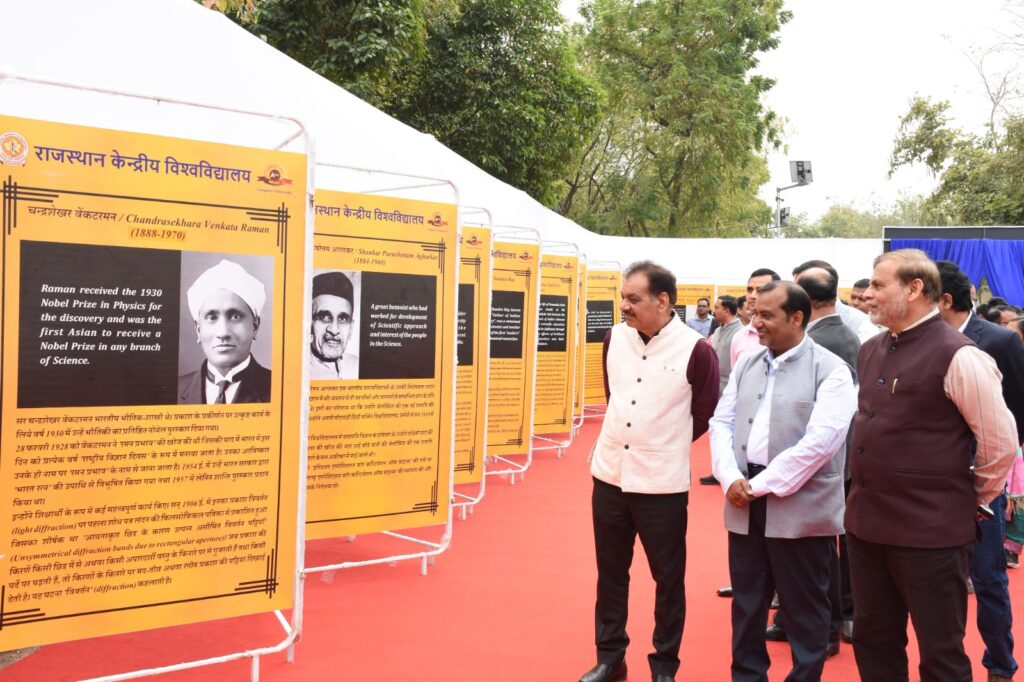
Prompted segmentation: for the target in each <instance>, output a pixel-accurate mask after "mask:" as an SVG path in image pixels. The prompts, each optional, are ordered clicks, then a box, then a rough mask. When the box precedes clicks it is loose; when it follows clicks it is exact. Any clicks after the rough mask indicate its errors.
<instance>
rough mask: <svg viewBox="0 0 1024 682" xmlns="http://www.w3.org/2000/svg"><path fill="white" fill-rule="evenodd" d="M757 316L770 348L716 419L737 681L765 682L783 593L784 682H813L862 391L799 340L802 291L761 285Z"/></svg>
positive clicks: (752, 357) (737, 377) (823, 642)
mask: <svg viewBox="0 0 1024 682" xmlns="http://www.w3.org/2000/svg"><path fill="white" fill-rule="evenodd" d="M756 313H757V317H756V318H755V320H754V325H755V327H756V329H757V333H758V336H759V337H760V340H761V344H762V345H763V346H766V348H764V349H762V350H760V351H753V352H750V353H748V354H747V355H745V356H743V358H741V359H740V361H739V363H738V365H737V366H736V367H735V369H734V370H733V372H732V376H731V377H730V378H729V385H728V386H727V387H726V389H725V393H723V394H722V399H721V400H720V401H719V404H718V408H717V409H716V410H715V416H714V418H712V420H711V463H712V471H713V472H714V474H715V478H717V479H718V480H719V482H720V483H721V485H722V490H723V491H725V496H726V504H725V527H726V529H727V530H728V531H729V577H730V578H731V579H732V680H733V682H768V666H769V664H770V659H769V657H768V651H767V648H766V646H765V641H764V625H765V621H766V619H767V616H768V605H769V604H770V603H771V600H772V593H773V592H775V591H778V593H779V601H780V602H781V604H782V608H783V610H784V612H785V616H786V630H787V634H788V638H789V642H790V645H791V648H792V656H793V669H792V670H791V671H790V673H789V675H788V676H787V677H786V680H787V682H817V681H818V680H821V673H822V669H823V668H824V666H825V658H826V656H827V652H828V638H829V619H830V608H829V596H828V587H829V575H830V574H831V563H832V553H833V551H834V547H835V543H836V535H837V534H839V533H842V532H843V511H844V508H845V494H844V491H843V464H844V462H845V460H846V432H847V431H848V430H849V427H850V420H851V419H852V417H853V413H854V411H855V410H856V409H857V390H856V388H855V387H854V379H853V374H852V370H851V368H850V367H849V366H848V365H847V364H846V363H845V362H843V361H842V360H841V359H840V358H839V357H838V356H836V355H834V354H833V353H831V352H830V351H828V350H826V349H825V348H823V347H821V346H819V345H817V344H816V343H815V342H814V340H813V339H811V338H810V337H809V336H807V335H806V334H805V329H806V327H807V322H808V320H809V319H810V314H811V300H810V298H809V297H808V295H807V292H805V291H804V290H803V289H802V288H801V287H800V286H799V285H797V284H794V283H793V282H771V283H769V284H766V285H764V286H762V287H761V288H760V289H759V290H758V297H757V310H756Z"/></svg>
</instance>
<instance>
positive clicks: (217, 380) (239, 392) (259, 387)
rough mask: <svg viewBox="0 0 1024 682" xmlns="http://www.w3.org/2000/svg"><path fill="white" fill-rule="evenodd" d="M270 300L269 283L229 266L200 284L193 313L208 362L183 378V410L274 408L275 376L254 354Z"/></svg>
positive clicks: (191, 296)
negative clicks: (199, 407) (187, 407)
mask: <svg viewBox="0 0 1024 682" xmlns="http://www.w3.org/2000/svg"><path fill="white" fill-rule="evenodd" d="M266 298H267V296H266V289H265V288H264V286H263V283H262V282H260V281H259V280H258V279H256V278H255V277H253V276H252V275H250V274H249V273H248V272H247V271H246V270H245V268H243V267H242V266H241V265H239V264H238V263H235V262H232V261H229V260H221V261H220V262H219V263H218V264H217V265H214V266H213V267H211V268H208V269H207V270H205V271H204V272H203V273H202V274H201V275H199V277H198V278H196V281H195V282H194V283H193V284H192V286H191V287H189V290H188V307H189V312H190V313H191V315H192V320H193V323H194V325H195V331H196V343H197V344H199V345H200V346H201V347H202V349H203V354H204V355H205V356H206V359H205V360H203V362H202V363H201V364H200V366H199V368H198V369H196V370H195V371H194V372H189V373H187V374H184V375H182V376H180V377H178V404H180V405H185V404H191V405H203V404H234V403H266V402H270V380H271V371H270V370H269V369H267V368H266V367H263V366H262V365H260V364H259V363H258V362H257V361H256V358H254V357H253V356H252V353H251V350H252V344H253V341H255V340H256V336H257V334H258V333H259V329H260V313H261V312H262V310H263V305H264V303H266Z"/></svg>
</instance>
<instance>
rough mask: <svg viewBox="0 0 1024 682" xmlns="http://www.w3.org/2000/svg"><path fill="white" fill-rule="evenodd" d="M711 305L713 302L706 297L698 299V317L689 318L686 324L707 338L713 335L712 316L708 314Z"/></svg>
mask: <svg viewBox="0 0 1024 682" xmlns="http://www.w3.org/2000/svg"><path fill="white" fill-rule="evenodd" d="M710 307H711V302H710V301H709V300H708V299H706V298H698V299H697V317H695V318H693V319H691V320H687V321H686V326H688V327H689V328H690V329H692V330H694V331H695V332H697V333H698V334H700V335H701V336H703V337H704V338H705V339H706V338H708V337H709V336H711V316H710V315H708V309H709V308H710Z"/></svg>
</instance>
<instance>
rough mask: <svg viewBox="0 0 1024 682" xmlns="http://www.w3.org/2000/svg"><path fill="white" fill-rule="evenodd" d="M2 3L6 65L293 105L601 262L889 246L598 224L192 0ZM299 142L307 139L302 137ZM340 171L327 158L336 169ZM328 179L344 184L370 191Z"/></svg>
mask: <svg viewBox="0 0 1024 682" xmlns="http://www.w3.org/2000/svg"><path fill="white" fill-rule="evenodd" d="M2 2H3V14H4V16H5V25H7V26H8V30H7V31H5V35H4V40H3V41H2V42H0V72H2V73H4V74H7V75H14V76H17V77H22V78H33V79H41V80H47V81H56V82H62V83H72V84H78V85H83V86H90V87H94V88H100V89H104V90H112V91H118V92H124V93H132V94H144V95H151V96H153V97H155V98H162V99H172V100H182V101H188V102H195V103H202V104H207V105H213V106H219V107H226V108H230V109H235V110H247V111H257V112H264V113H271V114H279V115H281V116H286V117H293V118H295V119H298V120H300V121H301V122H302V123H303V124H304V125H305V127H306V128H307V130H308V131H309V132H310V133H311V134H312V137H313V139H314V140H315V150H316V155H317V156H316V158H317V160H318V162H326V163H331V164H342V165H345V166H352V167H357V168H364V169H374V170H380V171H390V172H395V173H404V174H412V175H420V176H425V177H433V178H443V179H447V180H451V181H452V182H454V183H455V185H456V187H457V188H458V191H459V196H460V200H461V202H462V204H463V205H470V206H480V207H484V208H487V209H488V210H489V211H490V213H491V216H492V217H493V220H494V223H495V224H496V225H499V226H500V225H509V226H521V227H533V228H536V229H538V230H539V231H540V233H541V235H542V237H543V238H544V239H546V240H553V241H568V242H575V243H576V244H578V245H579V247H580V249H581V250H582V251H583V252H584V253H586V255H587V257H588V259H589V260H590V261H607V260H615V261H618V262H620V263H623V264H626V263H629V262H631V261H633V260H638V259H641V258H652V259H655V260H658V261H659V262H662V263H664V264H665V265H667V266H669V267H671V268H672V269H673V270H674V271H675V272H676V274H677V275H678V276H679V279H680V281H684V282H686V281H689V282H721V283H741V282H745V281H746V276H747V274H749V272H750V271H751V270H753V269H755V268H758V267H771V268H774V269H775V270H777V271H778V272H779V273H780V274H783V275H784V276H786V275H787V274H788V273H789V271H790V270H791V269H792V267H793V266H794V265H796V264H798V263H799V262H801V261H804V260H808V259H811V258H823V259H825V260H828V261H829V262H831V263H832V264H833V265H834V266H835V267H836V268H837V270H839V273H840V277H841V278H842V281H843V283H844V284H848V283H849V282H852V281H853V280H856V279H858V278H860V277H864V276H867V275H868V274H869V273H870V266H871V258H873V256H875V255H877V254H878V253H880V252H881V250H882V242H881V239H880V238H879V239H877V240H874V239H872V240H767V239H758V240H753V239H751V240H735V239H730V240H724V239H640V238H625V237H607V236H602V235H596V234H594V233H591V232H589V231H587V230H585V229H584V228H582V227H580V226H579V225H576V224H575V223H573V222H572V221H570V220H567V219H566V218H564V217H562V216H560V215H558V214H557V213H555V212H553V211H551V210H549V209H547V208H545V207H544V206H542V205H541V204H539V203H537V202H536V201H534V200H533V199H532V198H530V197H529V196H528V195H526V194H525V193H524V192H522V191H521V190H518V189H515V188H513V187H511V186H509V185H507V184H505V183H503V182H501V181H499V180H497V179H495V178H494V177H492V176H490V175H488V174H487V173H485V172H484V171H482V170H481V169H479V168H477V167H476V166H474V165H473V164H471V163H470V162H468V161H466V160H465V159H463V158H462V157H460V156H459V155H457V154H455V153H454V152H452V151H451V150H449V149H448V148H446V147H445V146H443V145H442V144H440V143H439V142H437V141H436V140H434V138H433V137H431V136H429V135H425V134H423V133H420V132H419V131H417V130H414V129H413V128H410V127H409V126H407V125H405V124H403V123H401V122H399V121H397V120H395V119H393V118H391V117H390V116H388V115H387V114H384V113H383V112H380V111H378V110H377V109H375V108H373V107H371V106H370V105H368V104H366V103H365V102H363V101H362V100H360V99H358V98H357V97H355V96H353V95H350V94H349V93H348V92H346V91H345V90H344V89H342V88H340V87H338V86H336V85H334V84H333V83H331V82H329V81H327V80H326V79H324V78H322V77H321V76H318V75H317V74H315V73H313V72H312V71H310V70H309V69H307V68H306V67H304V66H302V65H301V64H299V63H297V62H295V61H294V60H292V59H291V58H290V57H288V56H286V55H284V54H282V53H281V52H278V51H277V50H275V49H274V48H272V47H270V46H269V45H267V44H266V43H264V42H263V41H261V40H260V39H259V38H257V37H255V36H253V35H252V34H250V33H249V32H247V31H245V30H244V29H242V28H240V27H238V26H236V25H235V24H234V23H233V22H232V21H231V20H229V19H228V18H227V17H224V16H223V15H221V14H219V13H217V12H214V11H211V10H207V9H205V8H203V7H202V6H201V5H199V4H197V3H195V2H193V1H192V0H145V1H143V2H140V1H139V0H104V1H103V2H81V0H50V1H48V2H14V0H2ZM0 102H3V104H2V106H0V112H2V113H4V114H8V115H15V116H26V117H32V118H40V119H48V120H55V121H62V122H69V123H77V124H82V125H93V126H98V127H106V128H118V129H124V130H132V131H138V132H147V133H156V134H161V135H171V136H177V137H187V138H194V139H206V140H211V141H217V142H224V143H229V144H239V145H249V146H256V145H258V144H262V145H265V146H276V144H279V143H281V142H284V141H285V140H287V139H289V138H290V137H291V136H292V135H293V134H294V132H295V126H294V125H293V124H290V123H289V122H288V121H287V120H281V121H273V120H270V119H265V118H254V117H244V116H239V115H237V114H228V113H217V112H213V111H211V110H209V109H195V108H187V107H181V106H177V105H173V104H169V103H167V102H162V103H157V102H153V101H139V100H135V99H132V98H127V97H111V96H110V95H104V94H82V93H73V92H70V91H66V90H61V89H56V88H51V87H41V86H37V85H33V84H28V83H25V82H22V81H19V80H10V79H7V80H4V81H0ZM257 141H259V142H257ZM288 148H294V149H299V148H300V145H299V143H298V142H297V141H296V142H291V143H290V144H289V146H286V147H285V149H288ZM318 172H319V171H318ZM329 174H330V171H329V170H325V171H324V172H323V174H322V175H329ZM319 179H320V180H321V181H322V182H326V183H327V186H330V187H331V188H332V189H349V190H351V191H360V188H359V187H358V186H346V187H340V186H337V185H336V184H335V183H333V182H331V179H330V178H326V177H320V178H319ZM375 182H376V183H377V185H378V186H379V184H380V183H379V180H375ZM396 186H397V185H396ZM407 195H409V196H414V197H415V195H414V194H411V195H410V194H408V193H407ZM422 198H427V197H422Z"/></svg>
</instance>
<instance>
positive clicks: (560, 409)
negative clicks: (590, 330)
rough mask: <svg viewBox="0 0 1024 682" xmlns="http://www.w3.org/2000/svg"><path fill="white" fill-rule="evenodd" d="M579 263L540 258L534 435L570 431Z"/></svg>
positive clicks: (563, 258)
mask: <svg viewBox="0 0 1024 682" xmlns="http://www.w3.org/2000/svg"><path fill="white" fill-rule="evenodd" d="M579 261H580V259H579V257H577V256H556V255H549V254H544V255H543V256H542V257H541V263H540V308H539V311H538V321H537V381H536V387H535V389H534V391H535V393H534V399H533V432H534V434H536V435H546V434H552V433H568V432H569V431H570V430H571V429H572V403H573V388H574V383H575V382H574V381H573V379H574V377H575V372H576V365H575V363H574V361H573V360H574V357H575V355H576V314H577V308H578V304H577V300H576V299H577V296H578V295H579V282H578V277H579V265H580V262H579Z"/></svg>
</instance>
